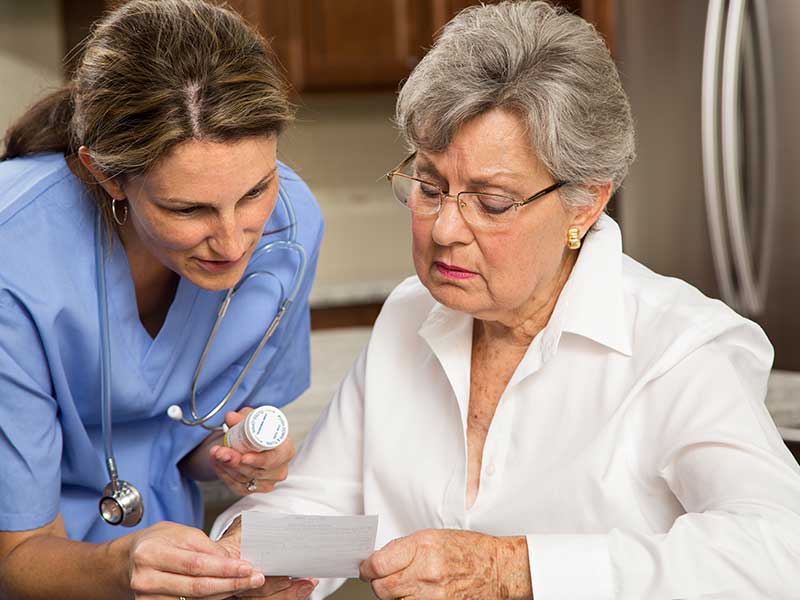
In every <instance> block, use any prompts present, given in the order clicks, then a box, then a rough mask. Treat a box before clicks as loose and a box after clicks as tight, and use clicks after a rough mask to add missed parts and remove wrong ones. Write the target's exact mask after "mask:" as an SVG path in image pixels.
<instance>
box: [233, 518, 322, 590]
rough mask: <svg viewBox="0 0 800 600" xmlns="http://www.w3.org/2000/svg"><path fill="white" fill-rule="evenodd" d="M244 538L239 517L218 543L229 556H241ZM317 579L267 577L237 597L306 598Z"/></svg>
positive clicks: (314, 586) (315, 585)
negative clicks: (258, 585) (241, 545)
mask: <svg viewBox="0 0 800 600" xmlns="http://www.w3.org/2000/svg"><path fill="white" fill-rule="evenodd" d="M241 540H242V523H241V519H240V518H239V517H236V520H235V521H234V522H233V523H232V524H231V526H230V527H229V528H228V530H227V531H226V532H225V533H224V534H223V536H222V537H221V538H220V540H219V542H218V544H219V545H220V546H222V547H223V548H224V549H225V551H226V552H227V554H228V555H229V556H236V557H238V556H239V547H240V544H241ZM318 583H319V581H318V580H317V579H289V578H288V577H265V578H264V585H263V586H261V587H260V588H257V589H252V590H247V591H244V592H238V593H237V594H236V596H235V597H236V598H261V599H262V600H298V599H299V600H304V599H305V598H308V597H309V596H310V595H311V592H313V591H314V588H316V587H317V584H318Z"/></svg>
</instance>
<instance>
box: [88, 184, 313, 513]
mask: <svg viewBox="0 0 800 600" xmlns="http://www.w3.org/2000/svg"><path fill="white" fill-rule="evenodd" d="M278 200H279V201H280V203H281V205H282V206H283V207H284V209H285V210H286V213H287V215H288V217H289V226H288V227H287V229H286V230H287V231H288V238H289V239H287V240H275V241H272V242H268V243H266V244H264V245H263V246H260V247H258V248H256V250H255V251H254V252H253V255H252V257H251V259H250V260H251V261H255V260H256V259H257V258H259V257H261V256H265V255H266V254H268V253H270V252H273V251H275V250H291V251H293V252H295V253H296V254H297V255H298V258H299V262H298V265H297V268H296V269H295V273H294V281H293V285H292V288H291V290H290V291H289V294H288V295H285V294H284V291H285V290H284V287H283V283H282V282H281V280H280V278H279V277H278V276H277V275H275V274H274V273H271V272H269V271H254V272H252V273H249V274H247V275H245V276H244V277H243V278H242V279H241V280H240V281H239V282H238V283H237V284H236V285H235V286H234V287H232V288H230V289H229V290H228V291H227V293H226V294H225V298H223V300H222V303H221V304H220V307H219V310H218V311H217V318H216V321H214V326H213V327H212V328H211V333H209V335H208V340H207V341H206V345H205V348H203V353H202V354H201V355H200V360H199V361H198V363H197V368H196V369H195V372H194V376H193V377H192V389H191V396H190V400H189V406H190V410H191V413H192V418H191V419H186V418H184V415H183V410H181V407H180V406H178V405H177V404H173V405H172V406H170V407H169V410H168V411H167V414H168V415H169V417H170V418H172V419H174V420H176V421H180V422H181V423H183V424H184V425H189V426H194V425H200V426H202V427H203V428H205V429H208V430H209V431H214V430H222V429H224V426H222V427H209V426H208V425H206V422H207V421H208V420H209V419H212V418H213V417H214V416H215V415H216V414H218V413H219V412H220V411H221V410H222V409H223V408H224V407H225V405H226V404H227V403H228V401H229V400H230V399H231V398H232V397H233V394H234V393H235V392H236V390H237V389H238V387H239V384H241V382H242V380H243V379H244V376H245V375H246V374H247V372H248V371H249V370H250V367H251V366H252V365H253V363H254V362H255V360H256V357H257V356H258V354H259V353H260V352H261V350H262V349H263V348H264V346H265V345H266V344H267V342H268V341H269V339H270V338H271V337H272V335H273V334H274V333H275V330H276V329H277V328H278V325H279V324H280V322H281V319H282V318H283V317H284V315H285V314H286V311H287V310H288V309H289V306H291V304H292V302H294V300H295V298H296V297H297V294H298V292H299V291H300V286H301V285H302V283H303V280H304V278H305V272H306V252H305V249H304V248H303V246H302V245H301V244H300V243H299V242H298V241H297V220H296V219H295V213H294V209H293V208H292V204H291V202H289V199H288V198H287V197H286V194H285V193H284V191H283V188H279V189H278ZM104 262H105V261H104V245H103V222H102V217H101V215H100V213H99V212H98V215H97V222H96V228H95V274H96V278H97V299H98V309H99V313H100V314H99V318H100V346H101V348H100V398H101V407H102V430H103V442H104V445H105V455H106V469H107V470H108V476H109V478H110V479H111V481H110V482H109V483H108V485H106V487H105V488H104V489H103V496H102V497H101V498H100V505H99V506H100V516H101V517H102V518H103V520H104V521H105V522H106V523H108V524H110V525H122V526H123V527H133V526H135V525H137V524H138V523H139V521H141V520H142V516H143V515H144V501H143V499H142V495H141V493H139V490H137V489H136V488H135V487H134V486H133V485H131V484H130V483H128V482H127V481H124V480H122V479H120V478H119V475H118V474H117V465H116V461H115V460H114V449H113V447H112V443H111V375H110V373H109V365H110V364H111V349H110V346H111V344H110V341H109V327H108V296H107V294H106V275H105V264H104ZM259 276H269V277H273V278H275V279H276V280H277V281H278V284H279V285H280V289H281V298H284V300H283V302H282V303H281V305H280V307H279V308H278V312H277V313H276V314H275V317H274V318H273V319H272V322H271V323H270V324H269V327H267V330H266V331H265V332H264V335H263V336H262V337H261V341H259V343H258V345H257V346H256V348H255V349H254V350H253V352H252V354H251V355H250V358H249V360H248V361H247V363H246V364H245V366H244V367H243V368H242V371H241V373H239V377H237V378H236V381H234V382H233V385H231V388H230V389H229V390H228V393H227V394H225V396H224V397H223V398H222V400H220V401H219V402H218V403H217V405H216V406H215V407H214V408H213V409H212V410H211V411H209V412H208V413H207V414H206V415H205V416H202V417H201V416H199V415H198V412H197V404H196V402H197V382H198V380H199V379H200V373H201V371H202V370H203V365H204V364H205V361H206V356H208V352H209V350H210V349H211V344H212V343H213V341H214V337H215V336H216V335H217V330H218V329H219V326H220V324H221V323H222V319H223V318H224V317H225V313H226V312H227V311H228V306H229V305H230V303H231V300H232V299H233V297H234V295H236V293H237V292H238V291H239V290H240V289H241V288H242V286H243V285H244V284H245V283H247V282H248V281H250V280H251V279H253V278H254V277H259Z"/></svg>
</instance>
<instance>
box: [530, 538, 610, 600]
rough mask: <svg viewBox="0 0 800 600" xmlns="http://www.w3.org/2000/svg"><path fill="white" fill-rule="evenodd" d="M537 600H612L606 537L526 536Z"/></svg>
mask: <svg viewBox="0 0 800 600" xmlns="http://www.w3.org/2000/svg"><path fill="white" fill-rule="evenodd" d="M526 538H527V541H528V560H529V561H530V565H531V584H532V587H533V597H534V598H535V599H536V600H613V598H614V577H613V572H612V569H611V558H610V555H609V552H608V536H606V535H562V534H554V535H538V534H537V535H528V536H526Z"/></svg>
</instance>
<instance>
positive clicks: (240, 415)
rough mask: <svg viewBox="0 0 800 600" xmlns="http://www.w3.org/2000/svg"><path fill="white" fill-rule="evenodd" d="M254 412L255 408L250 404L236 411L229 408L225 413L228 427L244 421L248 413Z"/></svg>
mask: <svg viewBox="0 0 800 600" xmlns="http://www.w3.org/2000/svg"><path fill="white" fill-rule="evenodd" d="M251 412H253V409H252V408H250V407H249V406H245V407H244V408H240V409H239V410H238V411H236V412H234V411H232V410H229V411H228V412H226V413H225V424H226V425H227V426H228V427H233V426H234V425H236V424H237V423H239V422H240V421H243V420H244V418H245V417H246V416H247V415H248V413H251Z"/></svg>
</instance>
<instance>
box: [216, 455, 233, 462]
mask: <svg viewBox="0 0 800 600" xmlns="http://www.w3.org/2000/svg"><path fill="white" fill-rule="evenodd" d="M218 460H219V461H220V462H224V463H226V462H231V457H230V456H229V455H227V454H223V455H222V456H220V457H218Z"/></svg>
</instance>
